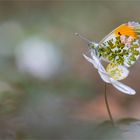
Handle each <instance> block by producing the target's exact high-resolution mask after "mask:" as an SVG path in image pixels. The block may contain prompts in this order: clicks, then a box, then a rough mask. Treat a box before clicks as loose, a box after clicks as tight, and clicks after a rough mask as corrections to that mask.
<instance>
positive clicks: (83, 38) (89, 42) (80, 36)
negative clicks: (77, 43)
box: [75, 33, 92, 44]
mask: <svg viewBox="0 0 140 140" xmlns="http://www.w3.org/2000/svg"><path fill="white" fill-rule="evenodd" d="M75 35H76V36H78V37H79V38H81V39H82V40H84V41H86V42H88V44H92V42H91V41H90V40H88V39H87V38H85V37H83V36H82V35H80V34H79V33H75Z"/></svg>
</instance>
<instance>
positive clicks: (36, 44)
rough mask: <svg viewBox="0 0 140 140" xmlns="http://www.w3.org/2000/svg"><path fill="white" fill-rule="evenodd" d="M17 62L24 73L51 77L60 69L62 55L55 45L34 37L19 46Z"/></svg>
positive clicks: (41, 77)
mask: <svg viewBox="0 0 140 140" xmlns="http://www.w3.org/2000/svg"><path fill="white" fill-rule="evenodd" d="M16 64H17V67H18V69H19V70H20V71H21V72H23V73H28V74H30V75H32V76H34V77H36V78H40V79H50V78H52V77H54V76H55V75H56V74H57V73H58V71H59V68H60V64H61V56H60V53H59V52H58V50H57V48H56V47H55V46H53V45H52V44H50V43H49V42H47V41H43V40H41V39H39V38H37V37H33V38H29V39H28V40H25V41H24V42H23V43H21V45H20V46H18V47H17V49H16Z"/></svg>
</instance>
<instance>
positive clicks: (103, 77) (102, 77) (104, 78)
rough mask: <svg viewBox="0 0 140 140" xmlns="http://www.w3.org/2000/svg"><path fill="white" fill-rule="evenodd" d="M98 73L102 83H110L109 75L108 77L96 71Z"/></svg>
mask: <svg viewBox="0 0 140 140" xmlns="http://www.w3.org/2000/svg"><path fill="white" fill-rule="evenodd" d="M98 72H99V74H100V76H101V79H102V80H103V81H104V82H106V83H111V81H110V77H109V75H108V74H107V73H103V72H101V71H98Z"/></svg>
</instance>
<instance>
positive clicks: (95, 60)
mask: <svg viewBox="0 0 140 140" xmlns="http://www.w3.org/2000/svg"><path fill="white" fill-rule="evenodd" d="M84 57H85V59H86V60H87V61H89V62H90V63H91V64H93V66H94V67H95V68H96V69H97V70H98V73H99V75H100V76H101V78H102V80H103V81H104V82H106V83H110V84H112V85H113V86H114V87H115V88H116V89H118V90H119V91H121V92H123V93H126V94H129V95H134V94H135V93H136V92H135V90H134V89H132V88H130V87H129V86H127V85H125V84H123V83H121V82H119V81H118V80H121V79H124V78H126V77H127V76H128V74H129V71H128V69H127V68H125V67H124V66H119V67H117V66H116V68H117V69H118V70H120V73H121V76H120V79H115V78H114V77H115V76H112V75H111V74H110V73H111V72H110V73H109V72H108V71H107V70H105V68H104V66H103V65H102V63H101V59H100V58H99V57H98V56H97V55H96V53H95V51H94V50H91V58H90V57H88V56H86V55H84ZM122 77H123V78H122Z"/></svg>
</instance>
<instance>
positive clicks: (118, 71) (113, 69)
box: [106, 63, 129, 80]
mask: <svg viewBox="0 0 140 140" xmlns="http://www.w3.org/2000/svg"><path fill="white" fill-rule="evenodd" d="M106 72H107V73H108V74H109V75H110V76H111V77H112V78H113V79H114V80H122V79H124V78H126V77H127V76H128V74H129V71H128V69H127V68H125V67H124V66H121V65H118V64H113V63H110V64H108V65H107V67H106Z"/></svg>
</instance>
